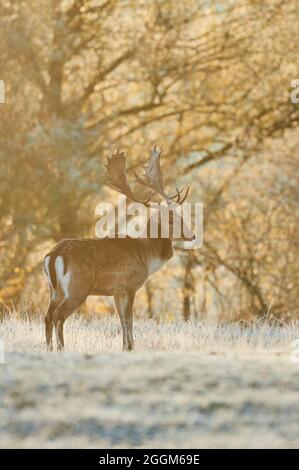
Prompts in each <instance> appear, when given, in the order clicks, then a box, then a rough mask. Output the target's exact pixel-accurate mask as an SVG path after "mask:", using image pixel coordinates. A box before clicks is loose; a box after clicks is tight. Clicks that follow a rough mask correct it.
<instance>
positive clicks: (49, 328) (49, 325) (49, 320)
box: [45, 299, 58, 351]
mask: <svg viewBox="0 0 299 470" xmlns="http://www.w3.org/2000/svg"><path fill="white" fill-rule="evenodd" d="M57 306H58V304H57V301H54V300H52V299H51V300H50V304H49V307H48V311H47V314H46V317H45V330H46V343H47V349H48V351H53V338H52V337H53V326H54V325H53V312H54V310H55V309H56V308H57Z"/></svg>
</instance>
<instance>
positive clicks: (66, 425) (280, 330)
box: [0, 317, 299, 448]
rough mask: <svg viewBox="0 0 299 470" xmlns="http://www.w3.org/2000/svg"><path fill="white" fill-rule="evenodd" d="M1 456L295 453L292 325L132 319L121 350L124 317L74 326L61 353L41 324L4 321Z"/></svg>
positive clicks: (297, 410) (298, 374) (298, 384)
mask: <svg viewBox="0 0 299 470" xmlns="http://www.w3.org/2000/svg"><path fill="white" fill-rule="evenodd" d="M0 337H1V339H2V340H3V341H4V345H5V362H4V363H3V364H0V377H1V381H0V447H17V448H19V447H22V448H23V447H42V448H44V447H71V448H76V447H95V448H97V447H98V448H103V447H108V448H111V447H129V448H131V447H145V448H146V447H154V448H175V447H185V448H188V447H189V448H204V447H211V448H214V447H216V448H218V447H224V448H228V447H249V448H254V447H299V364H294V363H292V362H291V359H290V356H291V353H292V342H293V341H294V339H295V338H298V337H299V332H298V328H297V326H296V325H295V324H293V325H289V326H285V327H279V326H272V327H271V326H269V325H267V324H266V323H261V324H257V325H255V326H253V325H252V326H250V325H248V326H247V327H244V326H243V327H241V326H240V325H238V324H231V325H226V326H225V325H223V326H221V325H218V326H217V325H216V324H211V323H200V322H197V323H192V322H189V323H187V324H183V323H182V322H177V323H176V322H174V323H159V324H157V323H156V322H155V321H150V320H137V321H136V322H135V343H136V350H135V351H134V352H132V353H122V352H121V331H120V326H119V324H118V319H117V318H114V317H113V318H111V317H105V318H103V319H100V320H93V321H85V320H82V319H80V318H78V317H77V318H76V317H74V318H71V319H70V320H68V321H67V323H66V327H65V340H66V352H65V353H47V352H46V351H45V348H44V337H43V324H42V323H41V322H31V321H26V320H23V321H20V320H19V319H18V318H10V319H5V320H4V321H3V322H2V323H1V324H0Z"/></svg>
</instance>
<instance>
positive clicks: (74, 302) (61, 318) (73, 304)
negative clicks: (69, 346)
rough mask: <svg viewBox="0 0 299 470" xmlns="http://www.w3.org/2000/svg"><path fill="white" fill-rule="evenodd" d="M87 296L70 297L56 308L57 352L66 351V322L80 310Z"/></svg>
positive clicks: (54, 317)
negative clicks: (64, 333)
mask: <svg viewBox="0 0 299 470" xmlns="http://www.w3.org/2000/svg"><path fill="white" fill-rule="evenodd" d="M86 297H87V296H86V295H82V296H76V297H69V298H65V299H64V300H63V301H62V303H61V304H60V305H59V306H58V307H57V308H56V310H55V311H54V313H53V323H54V327H55V335H56V343H57V350H58V351H63V349H64V336H63V325H64V322H65V320H66V319H67V318H68V317H69V316H70V315H71V314H72V313H74V312H75V311H76V310H78V308H79V307H80V305H82V303H83V302H84V300H85V299H86Z"/></svg>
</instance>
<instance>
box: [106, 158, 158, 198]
mask: <svg viewBox="0 0 299 470" xmlns="http://www.w3.org/2000/svg"><path fill="white" fill-rule="evenodd" d="M105 180H106V184H107V185H108V186H109V187H110V188H112V189H114V190H115V191H118V192H119V193H121V194H124V195H125V196H127V197H128V198H130V199H132V201H134V202H140V203H141V204H144V205H145V206H149V201H150V199H151V198H152V197H153V195H154V193H151V194H150V195H149V196H148V197H147V198H146V199H145V200H141V199H139V198H138V197H137V196H135V194H134V193H133V191H132V189H131V186H130V184H129V182H128V178H127V161H126V157H125V154H124V153H123V152H120V151H119V150H117V152H116V153H115V154H113V155H112V156H111V157H107V164H106V174H105Z"/></svg>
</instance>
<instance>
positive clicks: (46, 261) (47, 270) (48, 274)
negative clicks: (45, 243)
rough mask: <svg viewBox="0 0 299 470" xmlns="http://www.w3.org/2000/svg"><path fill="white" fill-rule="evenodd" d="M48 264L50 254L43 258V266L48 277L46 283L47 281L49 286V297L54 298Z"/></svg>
mask: <svg viewBox="0 0 299 470" xmlns="http://www.w3.org/2000/svg"><path fill="white" fill-rule="evenodd" d="M49 264H50V256H46V258H45V260H44V266H45V271H46V276H47V279H48V283H49V286H50V292H51V298H52V299H54V298H55V290H54V288H53V284H52V281H51V276H50V269H49Z"/></svg>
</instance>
